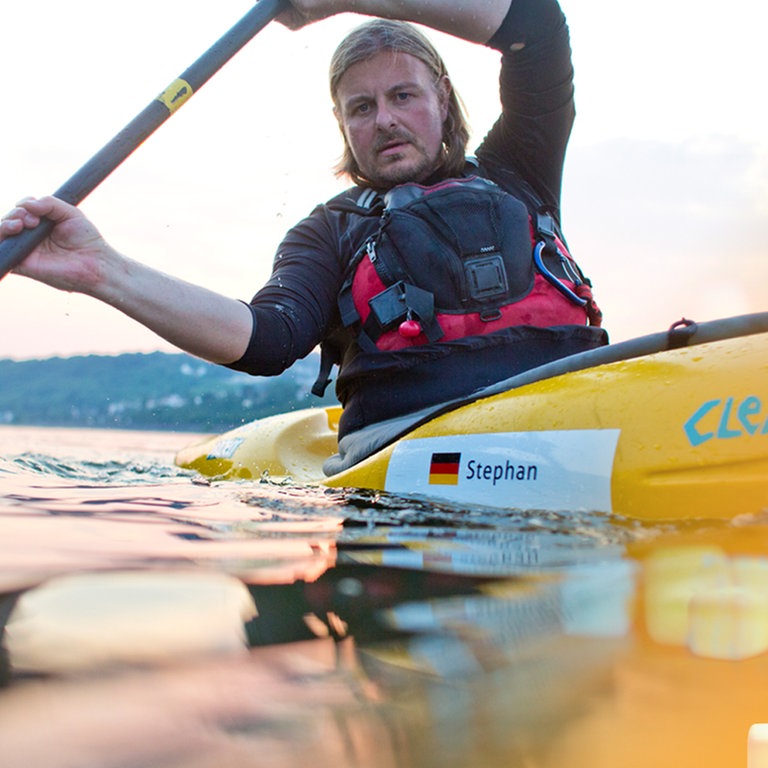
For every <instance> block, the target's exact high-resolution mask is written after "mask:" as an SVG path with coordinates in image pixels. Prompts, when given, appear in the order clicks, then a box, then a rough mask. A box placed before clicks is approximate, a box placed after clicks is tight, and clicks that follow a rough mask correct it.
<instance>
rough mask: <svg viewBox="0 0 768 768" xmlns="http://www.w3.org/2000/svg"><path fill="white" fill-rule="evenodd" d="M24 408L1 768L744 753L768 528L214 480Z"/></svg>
mask: <svg viewBox="0 0 768 768" xmlns="http://www.w3.org/2000/svg"><path fill="white" fill-rule="evenodd" d="M191 439H193V438H192V437H191V436H189V435H178V434H176V435H174V434H168V433H146V432H116V431H115V432H112V431H89V430H56V429H33V428H29V429H25V428H13V427H2V428H0V593H2V598H0V619H2V621H3V623H4V626H5V631H4V635H3V652H2V659H1V660H0V661H1V663H2V669H1V670H0V677H2V680H3V687H2V688H0V743H1V744H2V752H1V754H2V760H0V765H2V766H3V768H6V767H8V768H16V766H18V767H19V768H22V767H23V768H28V767H29V766H35V768H48V767H49V766H50V767H53V766H57V767H61V768H64V767H65V766H66V767H67V768H70V767H71V766H100V768H103V767H105V768H110V767H111V766H114V767H115V768H118V767H119V768H126V767H127V766H130V767H131V768H134V767H138V766H147V767H149V766H153V768H154V767H157V766H163V767H166V766H167V767H168V768H182V767H183V768H226V767H227V766H233V767H234V766H237V767H238V768H247V767H248V766H275V767H278V766H297V767H298V766H301V767H302V768H303V767H304V766H306V765H312V766H313V768H316V767H318V766H320V767H322V766H350V767H352V766H355V767H357V766H372V767H373V768H378V767H379V766H381V767H382V768H385V767H386V768H389V766H392V767H393V768H394V767H395V766H397V767H398V768H402V767H404V766H405V767H407V766H414V767H415V768H416V767H418V768H421V767H426V768H429V767H431V766H435V767H437V766H441V767H443V766H449V767H450V766H457V767H458V766H467V767H470V766H471V767H472V768H475V766H489V768H494V767H495V766H505V767H507V766H521V767H522V768H539V767H541V768H568V767H570V766H573V767H574V768H581V767H582V766H583V767H584V768H587V767H589V768H603V766H605V768H608V767H610V768H617V767H618V768H621V767H623V766H638V767H639V766H643V767H644V768H645V767H646V766H649V765H653V766H662V767H665V766H670V767H671V766H675V768H678V767H679V766H685V765H691V766H694V765H695V766H718V768H721V767H722V766H740V765H746V745H747V733H748V730H749V727H750V725H751V724H752V723H755V722H763V721H767V720H768V704H767V703H766V697H765V693H764V690H765V686H764V684H765V682H766V680H767V679H768V677H767V673H768V655H767V653H766V652H767V651H768V526H766V524H765V521H764V520H763V519H761V518H760V517H756V518H750V519H747V520H744V519H741V520H738V521H735V522H734V523H727V524H726V523H707V522H702V523H699V524H686V525H674V524H667V525H656V526H649V525H641V524H638V523H635V522H632V521H628V520H622V519H620V518H613V517H607V516H604V515H596V514H592V513H589V512H588V511H583V510H582V511H564V512H562V513H541V512H537V511H536V510H510V511H508V512H505V513H501V512H499V511H498V510H489V509H485V508H483V507H479V506H478V507H473V508H467V507H451V506H450V505H443V504H440V505H437V504H429V503H425V502H418V501H414V500H409V499H405V498H396V497H392V496H387V495H385V494H374V493H370V492H362V491H355V490H336V489H321V488H312V487H300V486H295V485H291V484H290V483H279V482H276V481H273V480H270V479H269V478H264V479H263V480H262V481H261V482H248V483H233V482H225V483H209V482H208V481H205V480H202V479H200V478H198V477H196V476H194V475H193V474H191V473H188V472H185V471H182V470H179V469H177V468H176V467H174V466H173V454H174V452H175V451H176V450H177V449H178V448H180V447H181V446H183V445H184V444H186V443H187V442H189V441H190V440H191Z"/></svg>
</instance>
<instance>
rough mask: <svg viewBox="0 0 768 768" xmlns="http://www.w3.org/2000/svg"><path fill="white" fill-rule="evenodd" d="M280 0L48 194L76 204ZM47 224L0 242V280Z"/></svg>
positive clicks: (269, 0)
mask: <svg viewBox="0 0 768 768" xmlns="http://www.w3.org/2000/svg"><path fill="white" fill-rule="evenodd" d="M285 5H286V0H259V2H257V3H256V5H255V6H254V7H253V8H252V9H251V10H250V11H249V12H248V13H247V14H246V15H245V16H243V18H242V19H240V21H239V22H238V23H237V24H235V25H234V26H233V27H232V28H231V29H230V30H229V31H228V32H227V33H226V34H224V35H223V36H222V37H221V38H220V39H219V40H218V41H217V42H215V43H214V44H213V45H212V46H211V47H210V48H209V49H208V50H207V51H206V52H205V53H204V54H203V55H202V56H200V58H199V59H197V61H195V62H194V64H192V65H191V66H190V67H189V68H188V69H186V70H185V71H184V72H183V73H182V74H181V76H180V77H179V78H177V79H176V80H174V81H173V83H171V85H170V86H168V88H166V89H165V91H163V92H162V93H161V94H160V95H159V96H158V97H157V98H156V99H154V100H153V101H152V102H151V103H150V104H149V105H148V106H147V107H145V108H144V110H143V111H142V112H140V113H139V114H138V115H136V117H134V118H133V120H131V122H130V123H128V125H126V126H125V128H123V130H122V131H120V133H118V134H117V135H116V136H115V137H114V138H113V139H112V140H111V141H110V142H109V143H107V144H106V145H105V146H104V147H102V149H101V150H99V151H98V152H97V153H96V154H95V155H94V156H93V157H92V158H91V159H90V160H88V162H86V163H85V165H83V166H82V168H80V169H79V170H78V171H76V172H75V174H74V175H73V176H72V177H70V179H69V180H68V181H66V182H65V183H64V184H63V185H62V186H61V187H59V188H58V189H57V190H56V191H55V192H54V193H53V194H54V196H55V197H58V198H60V199H61V200H64V201H66V202H68V203H71V204H72V205H79V204H80V203H81V202H82V201H83V200H84V199H85V198H86V197H87V196H88V195H89V194H90V193H91V192H93V190H94V189H96V187H98V186H99V184H101V182H102V181H104V179H106V178H107V176H109V174H110V173H112V171H114V170H115V168H117V167H118V166H119V165H120V164H121V163H122V162H123V160H125V159H126V158H127V157H128V156H129V155H131V154H132V153H133V152H134V150H135V149H137V148H138V147H139V146H140V145H141V143H142V142H143V141H145V140H146V139H147V137H149V136H150V135H151V134H153V133H154V132H155V131H156V130H157V129H158V128H159V127H160V126H161V125H162V124H163V123H164V122H165V121H166V120H167V119H168V118H169V117H170V116H171V115H172V114H173V113H174V112H175V111H176V110H177V109H178V108H179V107H180V106H181V105H182V104H184V103H185V102H186V101H187V100H188V99H189V98H190V97H191V96H192V95H193V94H194V93H195V92H196V91H197V90H198V89H199V88H200V87H201V86H203V85H204V84H205V83H206V82H207V81H208V80H209V79H210V78H211V77H212V76H213V75H214V74H216V72H218V70H219V69H221V68H222V67H223V66H224V65H225V64H226V63H227V62H228V61H229V60H230V59H231V58H232V57H233V56H234V55H235V54H236V53H237V52H238V51H239V50H240V49H241V48H243V46H245V45H246V43H248V42H249V41H250V40H251V39H252V38H253V37H254V36H255V35H256V34H258V32H260V31H261V30H262V29H263V28H264V27H265V26H266V25H267V24H268V23H269V22H270V21H271V20H272V19H274V18H275V16H277V14H278V13H280V11H281V10H283V8H284V7H285ZM52 229H53V222H51V221H48V220H43V221H42V222H41V223H40V225H39V226H37V227H35V228H34V229H25V230H23V231H22V232H21V233H20V234H18V235H16V236H13V237H9V238H8V239H7V240H4V241H3V242H2V243H0V280H1V279H2V278H3V277H5V275H6V274H8V272H10V271H11V270H12V269H13V268H14V267H15V266H16V265H17V264H20V263H21V262H22V261H23V260H24V259H25V258H26V256H27V255H28V254H29V253H30V252H31V251H33V250H34V249H35V248H36V247H37V246H38V245H39V244H40V243H42V242H43V240H45V238H46V237H47V236H48V235H49V234H50V232H51V230H52Z"/></svg>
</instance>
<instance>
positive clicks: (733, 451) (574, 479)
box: [177, 333, 768, 521]
mask: <svg viewBox="0 0 768 768" xmlns="http://www.w3.org/2000/svg"><path fill="white" fill-rule="evenodd" d="M339 415H340V411H339V409H334V408H331V409H322V408H317V409H308V410H306V411H300V412H297V413H293V414H284V415H282V416H278V417H272V418H271V419H264V420H262V421H259V422H253V423H252V424H249V425H244V426H243V427H241V428H239V429H237V430H233V431H232V432H230V433H226V434H225V435H223V436H221V437H218V438H213V439H212V440H210V441H208V442H205V443H203V444H200V445H198V446H190V447H189V448H187V449H185V450H184V451H182V452H181V453H180V454H179V456H178V457H177V463H179V464H180V465H181V466H186V467H189V468H191V469H196V470H197V471H200V472H202V473H203V474H207V475H212V476H219V477H222V476H226V477H239V478H257V477H260V476H261V475H262V474H264V473H268V474H269V475H270V476H272V477H275V476H290V477H291V478H293V479H294V480H296V481H299V482H318V483H324V484H326V485H329V486H333V487H355V488H370V489H380V490H385V491H389V492H393V493H398V494H415V495H418V496H427V497H430V498H435V499H443V500H447V501H450V502H453V503H456V504H472V505H477V504H480V505H487V506H492V507H497V508H504V509H528V510H530V509H533V510H582V509H583V510H590V511H596V512H605V513H614V514H618V515H622V516H626V517H630V518H635V519H639V520H649V521H656V520H676V519H686V518H691V519H700V518H723V519H732V518H734V517H736V516H739V515H745V514H755V513H759V512H761V511H763V510H766V509H768V333H757V334H752V335H747V336H738V337H736V338H729V339H724V340H720V341H714V342H709V343H703V344H698V345H696V346H691V347H683V348H680V349H673V350H665V351H660V352H657V353H654V354H648V355H642V356H640V357H637V358H634V359H628V360H617V361H614V362H610V363H606V364H603V365H597V366H594V367H589V368H586V369H583V370H575V371H570V372H567V373H563V374H562V375H557V376H553V377H549V378H545V379H543V380H539V381H533V382H531V383H530V384H526V385H524V386H519V387H516V388H514V389H510V390H507V391H503V392H500V393H498V394H494V395H491V396H489V397H485V398H482V399H479V400H476V401H474V402H471V403H467V404H466V405H463V406H460V407H456V408H451V409H450V410H448V411H447V412H445V413H442V414H440V415H437V416H435V417H434V418H432V419H430V420H429V421H427V422H426V423H425V424H422V425H421V426H418V427H416V428H415V429H413V430H412V431H410V432H409V433H408V434H406V435H405V436H403V437H400V438H399V439H397V440H395V441H394V442H393V443H392V444H390V445H388V446H386V447H385V448H383V449H381V450H379V451H377V452H376V453H374V454H373V455H372V456H370V457H368V458H366V459H364V460H363V461H361V462H360V463H358V464H356V465H355V466H353V467H351V468H350V469H347V470H345V471H342V472H339V473H338V474H335V475H333V476H331V477H325V476H324V475H323V473H322V464H323V461H324V460H325V459H326V458H327V457H328V456H330V455H331V454H332V453H334V452H335V451H336V449H337V448H336V427H337V424H338V416H339Z"/></svg>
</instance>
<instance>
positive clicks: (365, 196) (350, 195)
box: [323, 186, 383, 216]
mask: <svg viewBox="0 0 768 768" xmlns="http://www.w3.org/2000/svg"><path fill="white" fill-rule="evenodd" d="M382 199H383V198H382V196H381V195H380V194H379V193H378V192H377V191H376V190H374V189H370V188H369V187H359V186H354V187H349V188H348V189H345V190H344V191H343V192H341V193H339V194H338V195H336V196H335V197H332V198H331V199H330V200H328V201H327V202H326V203H325V205H324V206H323V208H325V209H326V210H330V211H338V212H345V213H356V214H358V215H361V216H366V215H370V214H373V213H376V212H377V211H378V209H379V207H380V205H381V201H382Z"/></svg>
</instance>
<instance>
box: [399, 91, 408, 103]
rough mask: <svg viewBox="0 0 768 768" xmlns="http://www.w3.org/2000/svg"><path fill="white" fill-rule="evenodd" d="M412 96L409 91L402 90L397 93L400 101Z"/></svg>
mask: <svg viewBox="0 0 768 768" xmlns="http://www.w3.org/2000/svg"><path fill="white" fill-rule="evenodd" d="M410 98H411V94H410V93H408V92H407V91H400V93H398V94H397V100H398V101H408V99H410Z"/></svg>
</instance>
